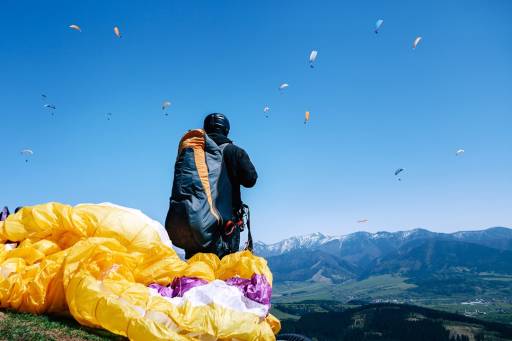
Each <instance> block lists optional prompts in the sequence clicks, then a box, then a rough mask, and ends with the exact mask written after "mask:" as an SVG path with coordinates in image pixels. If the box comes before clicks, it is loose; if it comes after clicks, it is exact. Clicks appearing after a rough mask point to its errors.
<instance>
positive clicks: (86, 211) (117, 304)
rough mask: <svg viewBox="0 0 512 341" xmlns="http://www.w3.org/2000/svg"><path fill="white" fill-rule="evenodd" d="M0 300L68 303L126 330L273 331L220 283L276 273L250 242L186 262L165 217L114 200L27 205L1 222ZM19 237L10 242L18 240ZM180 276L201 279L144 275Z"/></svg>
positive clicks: (29, 308) (146, 335) (93, 322)
mask: <svg viewBox="0 0 512 341" xmlns="http://www.w3.org/2000/svg"><path fill="white" fill-rule="evenodd" d="M0 242H1V243H2V244H0V307H2V308H11V309H15V310H18V311H24V312H31V313H36V314H41V313H52V312H66V311H69V312H70V313H71V314H72V315H73V317H74V318H75V319H76V320H77V321H78V322H80V323H81V324H84V325H87V326H91V327H101V328H104V329H107V330H109V331H111V332H113V333H116V334H119V335H124V336H127V337H129V338H130V339H132V340H215V339H223V340H230V339H233V340H235V339H236V340H275V336H274V335H275V334H276V333H277V332H278V331H279V329H280V323H279V321H278V320H277V319H276V318H275V317H273V316H272V315H270V314H268V309H266V308H265V306H264V305H262V304H259V303H257V302H254V301H251V300H250V299H248V298H246V297H244V296H243V294H242V293H241V291H240V290H238V289H237V288H235V287H233V286H229V285H227V284H226V282H225V280H226V279H229V278H233V277H234V278H237V277H240V278H245V279H250V278H251V276H253V275H262V276H264V277H265V278H266V279H267V281H268V282H269V284H270V285H271V283H272V274H271V272H270V270H269V268H268V266H267V264H266V261H265V260H264V259H262V258H259V257H256V256H254V255H253V254H252V253H250V252H248V251H244V252H239V253H236V254H233V255H229V256H227V257H224V258H223V259H222V260H219V259H218V257H217V256H216V255H213V254H198V255H196V256H194V257H192V258H191V259H190V260H189V261H188V262H185V261H183V260H181V259H180V258H179V257H178V256H177V254H176V252H175V251H174V250H173V249H172V248H171V243H170V241H169V240H168V237H167V235H166V233H165V230H164V229H163V227H162V226H161V225H160V224H159V223H158V222H156V221H153V220H151V219H149V218H148V217H147V216H145V215H144V214H142V213H141V212H140V211H137V210H133V209H128V208H124V207H120V206H115V205H112V204H99V205H92V204H83V205H78V206H75V207H71V206H67V205H63V204H58V203H48V204H44V205H38V206H33V207H25V208H23V209H22V210H20V211H19V212H18V213H17V214H15V215H11V216H9V217H8V218H7V220H6V221H4V222H0ZM14 243H16V244H17V246H16V244H14ZM180 277H190V278H197V279H198V280H203V281H206V283H207V285H204V286H201V287H198V288H194V289H191V290H189V291H188V292H187V293H186V294H185V295H182V296H180V297H173V298H169V297H164V296H162V295H160V294H159V293H158V291H156V290H155V289H152V288H149V287H148V285H149V284H153V283H156V284H159V285H162V286H167V285H169V284H170V283H171V282H172V281H173V280H174V279H176V278H180Z"/></svg>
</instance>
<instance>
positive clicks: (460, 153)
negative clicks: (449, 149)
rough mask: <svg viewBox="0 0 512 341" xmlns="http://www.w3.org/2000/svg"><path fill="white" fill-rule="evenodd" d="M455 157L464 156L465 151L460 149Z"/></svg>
mask: <svg viewBox="0 0 512 341" xmlns="http://www.w3.org/2000/svg"><path fill="white" fill-rule="evenodd" d="M455 155H456V156H462V155H464V149H459V150H457V151H456V152H455Z"/></svg>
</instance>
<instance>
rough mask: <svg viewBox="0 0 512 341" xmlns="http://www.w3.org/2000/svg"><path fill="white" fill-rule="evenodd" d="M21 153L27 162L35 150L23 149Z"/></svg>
mask: <svg viewBox="0 0 512 341" xmlns="http://www.w3.org/2000/svg"><path fill="white" fill-rule="evenodd" d="M20 154H21V155H23V157H24V158H25V162H28V159H29V158H30V157H31V156H32V155H34V152H33V151H32V149H22V150H21V151H20Z"/></svg>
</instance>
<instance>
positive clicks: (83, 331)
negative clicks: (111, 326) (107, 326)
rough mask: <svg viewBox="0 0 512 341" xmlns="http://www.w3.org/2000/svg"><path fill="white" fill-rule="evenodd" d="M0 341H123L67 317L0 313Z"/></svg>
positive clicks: (4, 311)
mask: <svg viewBox="0 0 512 341" xmlns="http://www.w3.org/2000/svg"><path fill="white" fill-rule="evenodd" d="M0 340H34V341H36V340H37V341H39V340H40V341H45V340H64V341H71V340H72V341H82V340H93V341H99V340H125V338H123V337H120V336H118V335H114V334H111V333H109V332H108V331H106V330H102V329H93V328H87V327H84V326H82V325H80V324H79V323H78V322H76V321H75V320H74V319H73V318H72V317H69V316H48V315H32V314H24V313H18V312H13V311H6V310H3V311H0Z"/></svg>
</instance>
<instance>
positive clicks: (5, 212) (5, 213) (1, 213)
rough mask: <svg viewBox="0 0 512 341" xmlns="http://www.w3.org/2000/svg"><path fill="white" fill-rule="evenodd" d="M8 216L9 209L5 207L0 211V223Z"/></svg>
mask: <svg viewBox="0 0 512 341" xmlns="http://www.w3.org/2000/svg"><path fill="white" fill-rule="evenodd" d="M8 216H9V209H8V208H7V206H5V207H4V208H3V209H2V211H0V221H4V220H5V219H7V217H8Z"/></svg>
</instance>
